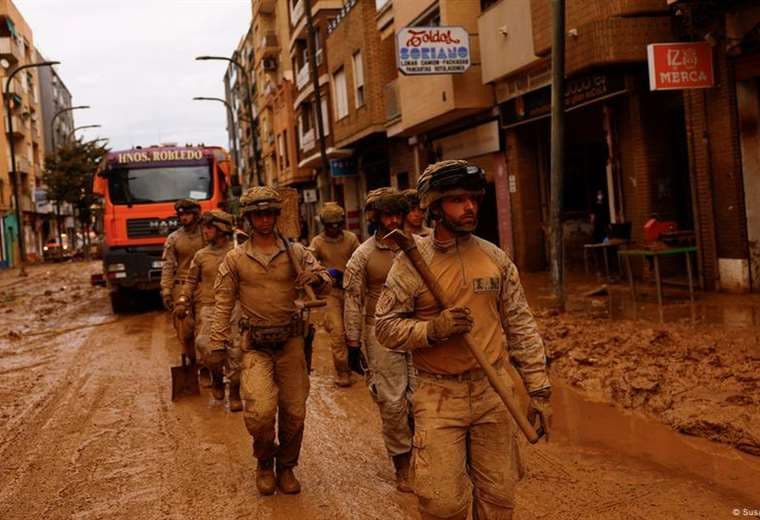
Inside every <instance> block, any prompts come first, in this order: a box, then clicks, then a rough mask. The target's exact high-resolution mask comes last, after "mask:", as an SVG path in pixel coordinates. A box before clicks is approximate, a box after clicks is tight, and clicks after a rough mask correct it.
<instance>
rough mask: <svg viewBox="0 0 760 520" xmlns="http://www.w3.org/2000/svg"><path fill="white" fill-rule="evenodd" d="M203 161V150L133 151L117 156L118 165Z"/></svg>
mask: <svg viewBox="0 0 760 520" xmlns="http://www.w3.org/2000/svg"><path fill="white" fill-rule="evenodd" d="M201 159H203V151H202V150H132V151H129V152H121V153H118V154H116V162H117V163H118V164H130V163H143V162H154V161H155V162H164V161H199V160H201Z"/></svg>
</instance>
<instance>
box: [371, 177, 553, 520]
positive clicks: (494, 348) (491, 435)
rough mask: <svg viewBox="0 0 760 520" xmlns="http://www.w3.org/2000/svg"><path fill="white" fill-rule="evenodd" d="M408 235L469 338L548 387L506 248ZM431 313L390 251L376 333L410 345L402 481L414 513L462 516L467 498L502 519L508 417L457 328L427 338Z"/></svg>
mask: <svg viewBox="0 0 760 520" xmlns="http://www.w3.org/2000/svg"><path fill="white" fill-rule="evenodd" d="M455 166H456V165H455ZM415 241H416V243H417V246H418V249H419V252H420V254H421V256H422V258H423V259H424V261H425V262H426V263H427V264H428V266H429V267H430V270H431V271H432V274H433V276H434V277H435V279H436V280H437V281H438V282H439V284H440V286H441V288H442V291H443V293H444V294H447V295H449V299H450V300H451V301H450V302H447V303H448V304H449V305H451V307H450V308H463V307H464V308H467V309H469V310H470V312H471V315H472V316H473V317H474V321H473V322H472V324H471V325H472V326H471V330H470V333H469V337H470V338H471V340H472V341H473V342H474V343H475V344H476V345H477V346H478V347H479V348H480V349H481V351H482V352H483V353H484V355H485V357H486V359H487V360H488V362H489V363H491V364H492V365H493V366H494V367H495V368H496V370H497V372H498V373H499V374H500V375H501V376H502V377H503V378H504V379H505V380H508V381H509V382H510V384H511V379H509V376H508V372H507V370H508V368H507V363H508V362H509V361H511V362H512V364H513V365H514V367H515V368H516V369H517V371H518V373H519V374H520V376H521V377H522V379H523V381H524V383H525V386H526V388H527V389H528V391H529V393H531V394H536V393H541V392H548V391H549V389H550V384H549V379H548V375H547V368H546V355H545V349H544V344H543V342H542V340H541V338H540V336H539V334H538V331H537V329H536V323H535V320H534V319H533V316H532V314H531V312H530V310H529V308H528V304H527V301H526V299H525V295H524V292H523V289H522V286H521V284H520V280H519V276H518V272H517V268H516V267H515V265H514V264H513V263H512V261H511V260H510V259H509V258H508V256H507V254H506V253H505V252H504V251H502V250H501V249H499V248H498V247H497V246H495V245H494V244H491V243H490V242H487V241H485V240H482V239H480V238H477V237H475V236H473V235H470V234H465V235H462V236H460V237H459V238H456V239H453V240H451V241H449V242H446V243H443V242H439V241H437V240H436V239H435V238H434V237H433V236H429V237H425V238H416V239H415ZM440 315H441V309H440V307H439V306H438V304H437V303H436V301H435V298H434V297H433V295H432V294H431V292H430V291H429V290H428V288H427V286H426V285H425V283H424V282H423V280H422V278H421V277H420V276H419V274H418V273H417V271H416V270H415V268H414V266H413V265H412V263H411V262H410V261H409V259H408V258H407V256H406V255H403V254H402V255H399V257H398V258H397V259H396V260H395V262H394V264H393V267H392V268H391V270H390V273H389V274H388V278H387V280H386V282H385V287H384V289H383V292H382V295H381V297H380V300H379V302H378V305H377V334H378V337H379V338H380V341H382V342H383V344H384V345H386V346H387V347H388V348H390V349H394V350H397V351H401V352H412V356H413V360H414V366H415V369H416V371H417V389H416V392H415V393H414V396H413V405H414V420H415V434H414V451H413V455H412V470H411V482H412V486H413V488H414V491H415V493H416V494H417V496H418V498H419V508H420V512H421V514H422V517H423V518H424V519H428V518H456V519H463V520H464V519H465V518H467V514H468V509H469V508H468V505H469V504H470V500H471V499H474V510H475V511H477V514H478V518H481V519H508V518H511V517H512V510H513V507H514V490H515V485H516V483H517V481H518V480H519V478H520V470H521V466H520V459H519V453H518V448H517V439H516V436H517V428H516V425H515V423H514V420H513V419H512V418H511V416H510V415H509V413H508V411H507V409H506V407H505V406H504V405H503V403H502V402H501V400H500V398H499V396H498V394H497V393H496V392H495V391H494V390H493V388H491V386H490V384H489V383H488V380H487V378H486V377H485V374H484V372H483V370H482V368H480V367H479V366H478V364H477V361H476V360H475V358H474V357H473V356H472V354H471V353H470V351H469V348H468V347H467V346H466V344H465V339H464V337H463V336H461V335H453V336H452V337H450V338H443V339H440V340H437V341H433V340H431V339H430V330H429V325H430V324H431V321H432V320H436V319H438V317H439V316H440ZM473 488H474V492H473Z"/></svg>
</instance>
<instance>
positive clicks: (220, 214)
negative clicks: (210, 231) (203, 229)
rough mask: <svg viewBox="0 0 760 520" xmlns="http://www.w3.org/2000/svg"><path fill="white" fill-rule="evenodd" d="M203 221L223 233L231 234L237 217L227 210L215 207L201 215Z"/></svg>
mask: <svg viewBox="0 0 760 520" xmlns="http://www.w3.org/2000/svg"><path fill="white" fill-rule="evenodd" d="M201 222H202V223H203V224H204V225H207V226H214V227H216V228H217V229H218V230H219V231H221V232H222V233H227V234H231V233H232V230H233V226H234V224H235V219H234V217H233V216H232V215H230V214H229V213H227V212H226V211H222V210H220V209H214V210H211V211H207V212H206V213H204V214H203V216H202V217H201Z"/></svg>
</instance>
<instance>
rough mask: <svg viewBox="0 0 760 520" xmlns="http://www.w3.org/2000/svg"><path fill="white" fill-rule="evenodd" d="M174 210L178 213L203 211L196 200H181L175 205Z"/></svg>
mask: <svg viewBox="0 0 760 520" xmlns="http://www.w3.org/2000/svg"><path fill="white" fill-rule="evenodd" d="M174 210H175V211H176V212H177V213H185V212H188V211H195V212H200V211H201V205H200V204H199V203H198V201H197V200H195V199H179V200H178V201H177V202H175V203H174Z"/></svg>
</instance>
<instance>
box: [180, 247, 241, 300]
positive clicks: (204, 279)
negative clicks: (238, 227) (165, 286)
mask: <svg viewBox="0 0 760 520" xmlns="http://www.w3.org/2000/svg"><path fill="white" fill-rule="evenodd" d="M231 249H232V243H231V242H230V243H228V244H227V245H225V246H224V247H215V246H213V245H212V244H209V245H207V246H206V247H204V248H203V249H201V250H200V251H198V252H197V253H195V256H193V260H192V261H191V262H190V268H189V269H188V272H187V276H186V281H185V284H184V285H183V286H182V291H181V293H180V294H181V296H182V297H184V298H185V300H187V301H188V302H192V304H194V305H214V281H215V280H216V274H217V272H219V265H220V264H221V263H222V260H224V257H225V255H226V254H227V253H228V252H229V251H230V250H231Z"/></svg>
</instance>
